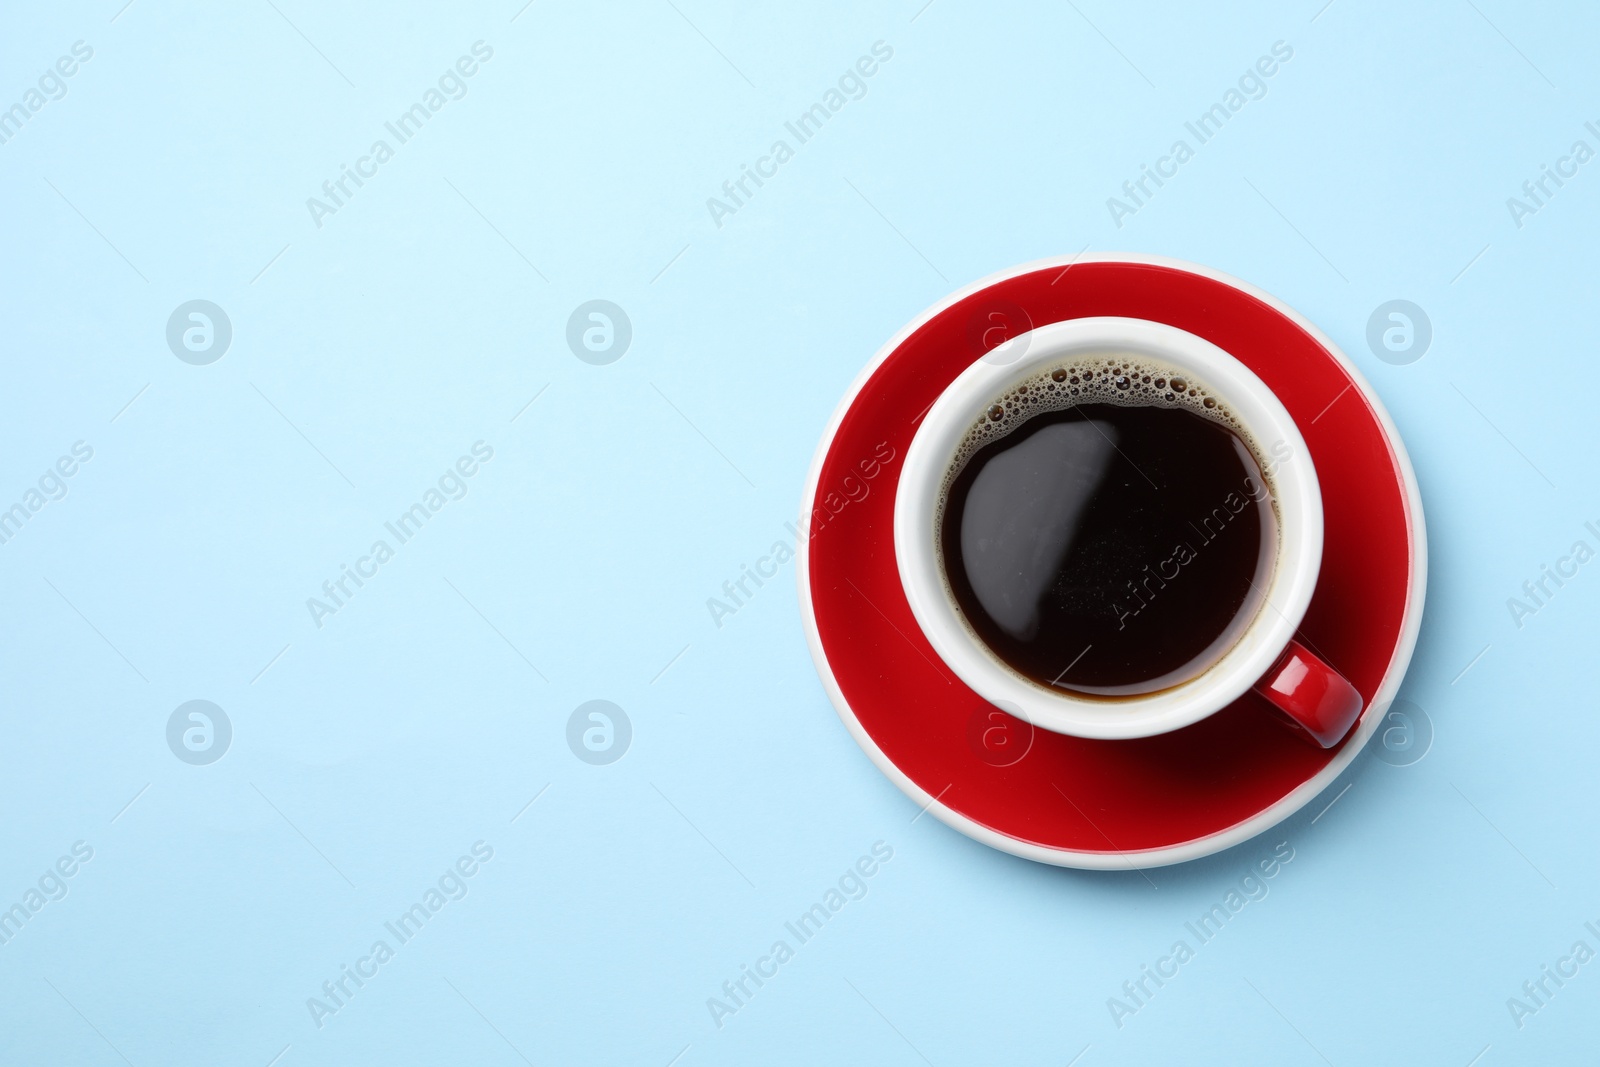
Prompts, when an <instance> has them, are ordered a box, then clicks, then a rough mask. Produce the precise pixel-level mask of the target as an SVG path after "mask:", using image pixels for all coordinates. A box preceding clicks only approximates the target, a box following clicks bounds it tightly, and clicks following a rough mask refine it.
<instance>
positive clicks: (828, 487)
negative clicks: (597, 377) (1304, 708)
mask: <svg viewBox="0 0 1600 1067" xmlns="http://www.w3.org/2000/svg"><path fill="white" fill-rule="evenodd" d="M1090 315H1121V316H1128V317H1132V318H1142V319H1151V320H1155V321H1158V322H1164V323H1168V324H1170V325H1173V326H1177V327H1180V328H1182V329H1185V330H1188V331H1189V332H1190V333H1194V334H1197V335H1199V336H1200V337H1203V338H1205V339H1207V340H1209V341H1211V342H1212V343H1213V344H1216V345H1217V346H1218V347H1220V348H1222V349H1223V350H1225V351H1227V352H1229V353H1231V354H1232V355H1233V356H1234V357H1236V358H1237V359H1239V360H1240V361H1241V362H1243V363H1244V364H1245V365H1247V366H1248V367H1249V368H1250V369H1251V370H1253V371H1254V372H1255V373H1256V374H1257V375H1258V376H1259V377H1260V378H1261V379H1262V381H1264V382H1266V383H1267V385H1268V386H1270V387H1271V388H1272V389H1273V391H1274V392H1276V393H1277V395H1278V397H1279V399H1281V400H1282V401H1283V403H1284V406H1285V407H1287V408H1288V409H1289V412H1290V414H1291V415H1293V416H1294V418H1295V421H1296V423H1298V425H1299V427H1300V431H1301V433H1302V434H1303V435H1304V437H1305V440H1306V444H1307V446H1308V447H1309V449H1310V451H1311V458H1312V461H1313V462H1314V463H1315V464H1316V469H1317V476H1318V478H1319V479H1320V481H1321V485H1322V497H1323V505H1324V512H1325V542H1324V548H1323V559H1322V573H1321V578H1320V580H1319V582H1318V586H1317V593H1316V595H1315V597H1314V598H1313V599H1312V602H1311V608H1310V610H1309V611H1308V612H1307V613H1306V617H1305V621H1304V622H1303V623H1302V624H1301V628H1300V630H1299V632H1298V634H1297V637H1298V639H1299V640H1300V641H1301V642H1302V643H1303V644H1305V645H1307V646H1308V647H1310V648H1313V649H1314V650H1316V651H1317V652H1318V653H1319V654H1320V655H1321V656H1322V657H1323V658H1324V659H1325V660H1326V661H1327V662H1328V663H1329V664H1330V665H1332V666H1333V667H1334V668H1335V669H1337V670H1338V671H1339V672H1340V673H1341V674H1343V675H1344V676H1345V677H1346V678H1348V679H1349V680H1350V682H1351V683H1352V684H1353V685H1354V686H1355V687H1356V689H1358V690H1359V691H1360V692H1361V694H1362V696H1364V697H1365V698H1366V700H1367V708H1366V711H1365V712H1363V715H1362V719H1361V721H1360V724H1359V725H1358V726H1357V728H1356V729H1355V730H1354V731H1353V732H1352V733H1351V735H1350V736H1349V737H1348V738H1346V740H1345V741H1344V742H1343V743H1342V744H1341V745H1339V746H1337V747H1335V748H1332V749H1327V750H1321V749H1317V748H1314V747H1312V746H1310V745H1307V744H1305V743H1304V742H1303V741H1302V740H1300V739H1298V738H1296V737H1295V736H1293V735H1292V734H1291V733H1290V732H1289V731H1288V730H1287V729H1285V728H1283V727H1282V726H1280V725H1279V723H1278V721H1277V720H1276V719H1275V718H1274V716H1273V713H1272V712H1271V711H1269V710H1268V706H1267V705H1266V703H1265V702H1264V701H1263V700H1262V699H1261V698H1259V697H1257V696H1255V695H1254V694H1246V695H1245V696H1244V697H1242V698H1241V699H1239V700H1238V701H1236V702H1235V703H1234V704H1232V705H1230V706H1229V707H1227V708H1225V709H1224V710H1222V711H1220V712H1218V713H1217V714H1215V715H1213V716H1211V717H1210V718H1207V719H1205V720H1203V721H1201V722H1199V723H1196V724H1195V725H1193V726H1190V727H1187V728H1185V729H1182V730H1179V731H1176V732H1174V733H1169V734H1164V735H1162V736H1159V737H1151V738H1143V739H1140V740H1133V741H1094V740H1087V739H1083V738H1076V737H1066V736H1063V735H1060V734H1054V733H1050V732H1049V731H1046V730H1043V729H1034V728H1032V727H1030V726H1029V725H1028V724H1026V723H1023V722H1020V721H1019V720H1017V719H1013V718H1011V717H1010V716H1007V715H1005V714H1004V713H1003V712H1000V711H998V710H997V709H994V708H993V707H991V706H990V705H988V704H986V703H985V702H984V701H983V700H982V698H980V697H979V696H978V695H977V694H976V693H974V692H973V691H972V690H971V689H969V688H967V687H966V686H965V685H964V684H963V683H962V682H961V681H960V680H959V679H957V678H956V676H955V674H954V673H953V672H952V671H950V670H949V668H947V667H945V666H944V665H943V663H942V662H941V661H940V660H939V657H938V655H937V654H936V653H935V652H934V650H933V647H932V646H931V645H930V644H929V643H928V641H927V639H926V638H925V637H924V636H923V634H922V631H921V630H920V629H919V628H918V626H917V623H916V620H915V619H914V618H913V617H912V614H911V609H910V606H909V605H908V604H907V603H906V598H905V595H904V593H902V592H901V588H900V578H899V573H898V568H897V565H896V562H895V554H894V536H893V526H894V523H893V515H894V491H893V490H894V489H895V487H896V483H897V481H898V478H899V463H900V461H901V460H902V459H903V458H904V457H905V454H906V449H907V447H908V446H909V445H910V443H911V438H912V436H913V435H914V434H915V432H916V428H917V422H918V421H919V420H920V419H921V417H922V415H923V414H924V413H925V412H926V411H927V409H928V407H929V406H930V405H931V404H932V403H933V402H934V400H935V398H937V397H938V395H939V393H940V392H941V391H942V390H943V389H944V388H945V386H946V385H948V384H949V383H950V382H951V381H952V380H953V379H954V378H955V377H956V375H958V374H959V373H960V372H961V371H962V370H963V369H965V368H966V366H967V365H968V364H970V363H971V362H973V361H974V360H976V359H978V358H979V357H981V356H982V355H983V354H984V352H986V351H988V350H989V349H991V348H994V347H995V346H997V345H999V344H1002V343H1003V342H1005V341H1006V340H1007V339H1009V338H1011V337H1015V336H1017V335H1018V334H1020V333H1023V332H1025V331H1027V330H1029V329H1031V328H1033V327H1035V326H1042V325H1045V324H1047V323H1051V322H1058V321H1061V320H1063V319H1072V318H1080V317H1083V316H1090ZM888 449H892V450H893V457H894V458H893V459H892V460H888V461H884V460H883V456H884V455H885V454H886V452H887V450H888ZM874 463H882V465H883V467H884V468H886V469H884V470H882V471H881V472H880V471H873V473H874V474H876V478H875V479H874V480H873V481H872V483H871V485H870V490H872V491H869V492H867V493H866V494H865V495H862V494H861V491H860V489H861V487H862V486H863V485H865V484H866V483H865V480H864V478H863V475H864V473H865V472H867V471H869V470H871V469H872V468H871V465H872V464H874ZM863 464H866V466H863ZM802 514H803V515H809V516H810V519H809V520H808V521H807V538H806V539H804V540H802V542H801V547H800V551H799V557H798V577H799V582H800V601H801V610H802V613H803V615H804V617H805V621H806V628H807V635H808V638H809V641H810V645H811V653H812V657H813V659H814V660H815V661H816V665H817V671H818V673H819V675H820V676H821V678H822V682H823V685H824V686H825V687H826V689H827V690H828V694H829V696H830V698H831V699H832V700H833V703H834V706H835V708H837V709H838V712H839V717H840V718H841V719H842V720H843V721H844V724H845V726H846V727H848V728H849V730H850V732H851V733H852V735H854V737H855V738H856V741H857V742H858V743H859V744H860V745H861V747H862V749H863V750H864V751H865V752H866V753H867V755H868V756H870V757H871V758H872V759H873V761H874V762H875V763H877V764H878V766H879V768H880V769H881V770H883V772H884V773H885V774H887V775H888V776H889V777H890V779H891V780H892V781H894V782H895V784H896V785H898V786H899V787H900V788H901V789H902V790H903V791H904V792H905V793H906V794H907V795H908V796H909V797H911V799H912V800H913V801H915V802H916V803H917V805H918V806H919V807H925V808H926V809H927V810H928V811H929V812H931V813H932V814H934V815H935V816H937V817H938V818H939V819H941V820H942V821H944V822H945V823H947V824H948V825H950V826H952V827H954V828H956V829H957V830H960V831H961V832H962V833H965V834H967V835H968V836H970V837H973V838H975V839H977V840H979V841H983V842H984V843H986V844H989V845H993V846H994V847H996V848H1000V849H1003V850H1005V851H1007V852H1011V853H1015V854H1016V855H1019V856H1025V857H1027V858H1029V859H1035V860H1042V861H1044V862H1047V863H1055V864H1060V865H1064V866H1071V867H1094V868H1100V867H1112V868H1115V867H1128V866H1138V867H1149V866H1158V865H1161V864H1165V863H1176V862H1179V861H1181V860H1187V859H1194V858H1196V857H1199V856H1204V855H1208V854H1210V853H1212V852H1217V851H1220V850H1222V849H1224V848H1227V847H1229V846H1231V845H1234V844H1237V843H1238V842H1240V841H1243V840H1246V839H1247V838H1250V837H1253V836H1254V835H1256V834H1258V833H1261V832H1262V831H1264V830H1266V829H1268V828H1269V827H1271V826H1273V825H1275V824H1276V823H1278V822H1280V821H1281V820H1283V819H1285V818H1287V817H1288V816H1289V815H1291V814H1292V813H1294V812H1295V811H1297V810H1299V809H1300V808H1301V807H1302V806H1304V805H1305V804H1306V803H1308V802H1309V801H1310V800H1311V799H1312V798H1313V797H1315V796H1316V795H1317V793H1318V792H1320V791H1321V790H1322V789H1323V787H1325V786H1326V785H1327V784H1328V783H1330V782H1331V781H1332V780H1333V779H1334V778H1335V777H1337V776H1338V774H1339V772H1340V771H1341V770H1343V769H1344V768H1345V767H1346V766H1347V765H1348V764H1349V763H1350V761H1351V760H1352V759H1354V758H1355V756H1356V754H1357V753H1358V752H1359V751H1360V749H1361V747H1362V746H1363V745H1364V744H1365V743H1366V742H1367V739H1368V738H1369V737H1371V736H1372V734H1373V733H1374V732H1375V731H1376V729H1377V726H1378V723H1379V720H1380V719H1381V718H1382V716H1381V714H1375V713H1374V709H1375V708H1376V709H1380V710H1381V709H1383V708H1385V707H1387V705H1388V703H1389V702H1390V701H1391V700H1393V698H1394V695H1395V691H1396V690H1397V689H1398V688H1399V685H1400V679H1401V676H1402V675H1403V674H1404V673H1405V668H1406V664H1407V663H1408V662H1409V661H1410V659H1411V651H1412V648H1413V646H1414V645H1415V643H1416V635H1417V628H1418V626H1419V624H1420V621H1421V616H1422V594H1423V588H1424V585H1425V584H1426V583H1425V580H1424V579H1425V572H1426V566H1427V560H1426V538H1425V537H1424V536H1423V526H1422V505H1421V498H1420V497H1419V495H1418V493H1417V487H1416V479H1415V476H1414V475H1413V473H1412V471H1411V464H1410V461H1409V460H1408V459H1407V458H1406V454H1405V448H1404V446H1403V445H1402V444H1401V442H1400V439H1399V436H1398V434H1397V433H1396V431H1395V428H1394V425H1393V423H1392V422H1390V420H1389V416H1388V414H1387V412H1385V411H1384V409H1383V406H1382V405H1381V404H1380V402H1379V401H1378V398H1377V397H1376V396H1375V395H1374V394H1373V392H1372V389H1371V387H1370V386H1368V384H1367V383H1366V381H1365V380H1364V379H1363V378H1362V377H1361V375H1360V373H1359V372H1358V371H1357V370H1356V368H1355V366H1354V365H1353V364H1352V363H1351V362H1350V361H1349V359H1348V358H1346V357H1345V355H1344V354H1343V353H1341V352H1340V351H1339V349H1338V347H1337V346H1335V345H1334V344H1333V342H1332V341H1330V340H1329V339H1328V338H1327V337H1326V336H1324V335H1323V334H1322V333H1321V332H1320V331H1318V330H1317V329H1316V327H1314V326H1312V325H1311V324H1310V323H1309V322H1307V321H1306V320H1305V319H1303V318H1301V317H1300V316H1299V315H1298V314H1296V313H1295V312H1294V311H1293V310H1291V309H1290V308H1288V307H1286V306H1284V305H1283V304H1282V303H1280V302H1279V301H1277V300H1276V299H1274V298H1273V297H1271V296H1269V295H1267V294H1266V293H1263V292H1261V291H1260V290H1258V289H1255V288H1253V287H1251V286H1249V285H1246V284H1245V283H1243V282H1241V281H1238V280H1237V279H1235V278H1231V277H1229V276H1227V275H1224V274H1221V273H1218V272H1216V271H1213V270H1210V269H1208V268H1205V267H1199V266H1195V265H1193V264H1187V263H1181V262H1178V261H1176V260H1168V259H1162V258H1159V257H1152V256H1131V255H1129V256H1093V257H1086V258H1082V259H1062V260H1055V261H1043V262H1038V263H1031V264H1028V265H1026V266H1023V267H1018V268H1015V269H1013V270H1010V271H1006V272H1003V273H1001V274H998V275H995V276H993V277H990V278H987V279H985V280H983V281H981V282H979V283H978V284H977V285H975V286H972V287H970V288H968V289H966V290H963V291H962V292H959V293H956V294H955V295H953V296H951V297H949V298H947V299H946V300H945V301H943V302H941V303H940V304H938V305H937V306H935V307H933V308H931V309H930V310H928V311H927V312H925V313H924V314H923V315H922V316H921V317H920V318H919V319H918V320H917V321H915V322H913V323H912V324H911V325H910V326H908V327H907V328H906V329H905V330H904V331H902V332H901V334H900V335H899V336H898V337H896V338H895V339H894V340H892V341H891V342H889V344H887V345H886V346H884V348H883V349H882V351H880V352H879V353H878V355H877V357H876V358H875V359H874V360H873V362H872V364H871V365H870V366H869V367H868V368H867V369H866V370H865V371H864V372H863V373H862V374H861V376H860V377H859V378H857V380H856V382H855V384H854V385H853V386H852V387H851V390H850V393H849V395H847V396H846V397H845V399H844V400H843V401H842V402H841V404H840V405H839V408H838V410H837V411H836V412H835V413H834V417H833V420H832V423H831V424H830V426H829V428H828V430H827V432H826V433H825V434H824V435H823V439H822V443H821V445H820V446H819V448H818V450H817V455H816V458H815V460H814V461H813V463H812V468H811V475H810V480H809V482H808V484H807V487H806V494H805V498H804V503H803V508H802Z"/></svg>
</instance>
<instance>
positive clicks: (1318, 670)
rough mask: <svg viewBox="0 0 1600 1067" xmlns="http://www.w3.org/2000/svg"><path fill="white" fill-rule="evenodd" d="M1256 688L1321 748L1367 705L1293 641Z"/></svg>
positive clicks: (1339, 735)
mask: <svg viewBox="0 0 1600 1067" xmlns="http://www.w3.org/2000/svg"><path fill="white" fill-rule="evenodd" d="M1255 691H1256V692H1257V693H1259V694H1261V695H1262V696H1264V697H1266V698H1267V699H1268V700H1270V701H1271V702H1272V705H1273V707H1275V708H1277V709H1278V710H1279V711H1281V712H1283V713H1284V714H1285V715H1286V716H1288V718H1289V721H1290V725H1292V726H1293V727H1294V728H1295V732H1296V733H1299V734H1301V735H1302V736H1304V737H1307V738H1308V739H1310V740H1312V741H1315V742H1316V744H1318V745H1320V746H1321V747H1322V748H1332V747H1333V746H1334V745H1336V744H1338V743H1339V741H1340V739H1341V738H1343V737H1344V735H1345V734H1347V733H1349V732H1350V727H1352V726H1354V725H1355V724H1356V720H1357V719H1359V718H1361V709H1362V708H1363V707H1365V706H1366V701H1364V700H1363V699H1362V698H1361V694H1360V693H1358V692H1356V687H1355V686H1353V685H1351V684H1350V683H1349V682H1347V681H1345V680H1344V676H1343V675H1341V674H1340V673H1339V672H1338V671H1336V670H1334V669H1333V668H1332V667H1330V666H1328V665H1327V664H1326V663H1324V662H1322V660H1321V659H1320V658H1318V657H1317V656H1314V655H1312V654H1311V653H1310V652H1308V651H1306V649H1305V646H1304V645H1302V644H1300V642H1298V641H1293V640H1291V641H1290V642H1289V647H1288V648H1286V649H1285V650H1284V653H1283V655H1282V656H1280V657H1279V658H1278V662H1277V663H1276V664H1274V665H1273V668H1272V669H1271V670H1270V671H1268V672H1267V674H1266V677H1264V678H1262V679H1261V681H1259V682H1257V683H1256V684H1255Z"/></svg>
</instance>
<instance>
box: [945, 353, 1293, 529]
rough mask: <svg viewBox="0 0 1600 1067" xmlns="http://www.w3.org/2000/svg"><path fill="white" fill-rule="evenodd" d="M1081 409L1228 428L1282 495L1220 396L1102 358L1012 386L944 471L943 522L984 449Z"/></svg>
mask: <svg viewBox="0 0 1600 1067" xmlns="http://www.w3.org/2000/svg"><path fill="white" fill-rule="evenodd" d="M1078 404H1116V405H1117V406H1119V407H1160V408H1179V409H1182V410H1185V411H1191V412H1193V413H1194V414H1196V415H1199V416H1200V417H1202V418H1205V419H1209V420H1210V421H1212V422H1215V423H1218V424H1220V425H1222V426H1226V427H1227V428H1228V429H1229V430H1230V431H1232V432H1233V433H1234V434H1236V435H1237V436H1238V437H1239V439H1240V440H1242V441H1243V442H1244V443H1245V447H1247V448H1248V449H1249V450H1250V454H1251V456H1252V457H1253V458H1254V460H1255V465H1256V468H1257V469H1258V470H1259V471H1260V472H1261V476H1262V478H1263V479H1264V480H1265V482H1266V486H1267V490H1268V491H1269V492H1270V493H1271V494H1272V498H1273V510H1274V511H1276V510H1277V493H1276V491H1275V487H1274V485H1273V479H1272V474H1271V469H1270V467H1269V465H1268V464H1267V463H1266V462H1265V460H1264V459H1263V458H1262V457H1263V452H1262V449H1261V447H1260V446H1259V444H1258V443H1257V442H1256V440H1255V438H1254V436H1252V435H1251V433H1250V431H1249V430H1248V429H1246V428H1245V426H1244V424H1243V423H1242V422H1240V421H1239V417H1238V416H1237V415H1235V414H1234V412H1233V411H1232V409H1231V408H1229V406H1228V404H1227V402H1226V401H1224V400H1223V399H1222V398H1221V396H1220V395H1219V394H1218V393H1217V391H1216V390H1215V389H1213V388H1211V386H1209V385H1207V384H1206V383H1205V382H1202V381H1200V380H1198V379H1196V378H1195V377H1194V375H1192V374H1189V373H1187V372H1185V371H1181V370H1174V369H1172V367H1171V366H1170V365H1167V364H1163V363H1161V362H1160V361H1159V360H1154V359H1151V358H1149V357H1148V356H1138V355H1133V354H1131V353H1130V354H1126V355H1117V354H1114V353H1098V354H1095V355H1087V356H1075V357H1073V358H1071V359H1067V360H1063V361H1061V362H1058V363H1052V364H1050V365H1049V366H1047V367H1045V368H1043V369H1042V370H1039V371H1037V372H1036V373H1034V374H1033V375H1031V376H1030V377H1027V378H1024V379H1023V380H1022V381H1020V382H1018V383H1016V384H1015V385H1012V386H1011V387H1010V388H1008V389H1007V390H1006V391H1005V392H1004V393H1002V394H1001V395H1000V396H998V397H996V398H995V399H994V400H993V401H992V402H991V403H990V404H989V406H988V407H987V408H986V409H985V410H984V412H983V414H982V415H980V416H979V417H978V421H977V422H975V423H974V424H973V425H972V427H971V428H970V429H969V430H968V431H967V433H966V435H965V436H963V437H962V439H961V443H960V444H959V445H958V446H957V447H956V453H955V455H954V456H953V457H952V458H951V460H950V464H949V466H948V467H947V469H946V471H945V477H944V484H943V485H942V486H941V487H940V490H939V502H938V506H937V507H936V509H935V513H936V516H937V517H938V519H939V520H940V521H942V519H943V515H944V505H945V500H946V497H947V495H948V493H949V490H950V486H951V484H952V483H954V481H955V479H956V477H957V476H958V475H960V473H961V471H962V470H963V469H964V468H965V467H966V465H967V462H968V461H969V460H971V459H972V457H973V455H974V454H975V453H977V451H978V450H979V449H981V448H982V447H983V446H984V445H986V444H988V443H989V442H991V441H995V440H998V439H999V438H1001V437H1004V436H1006V435H1007V434H1009V433H1011V432H1012V431H1013V430H1016V429H1017V428H1018V427H1020V426H1021V425H1022V424H1023V423H1025V422H1027V421H1028V420H1029V419H1031V418H1033V417H1034V416H1035V415H1042V414H1044V413H1046V412H1050V411H1061V410H1063V409H1065V408H1070V407H1075V406H1076V405H1078Z"/></svg>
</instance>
